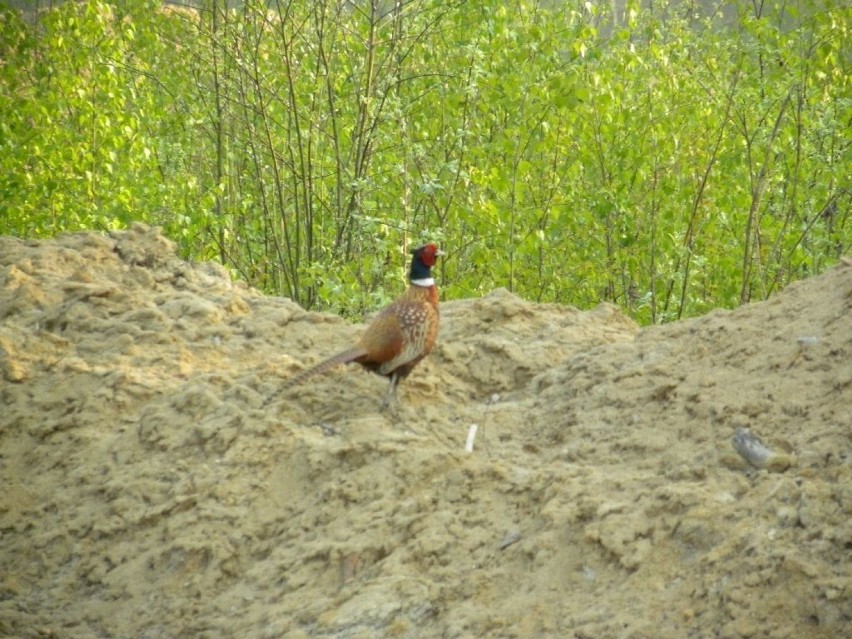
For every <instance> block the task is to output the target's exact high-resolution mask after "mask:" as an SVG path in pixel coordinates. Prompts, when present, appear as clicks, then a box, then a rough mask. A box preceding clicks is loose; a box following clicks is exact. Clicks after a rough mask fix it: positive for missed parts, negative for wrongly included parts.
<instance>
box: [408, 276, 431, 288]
mask: <svg viewBox="0 0 852 639" xmlns="http://www.w3.org/2000/svg"><path fill="white" fill-rule="evenodd" d="M411 283H412V284H414V286H422V287H423V288H429V287H430V286H435V278H433V277H424V278H423V279H422V280H411Z"/></svg>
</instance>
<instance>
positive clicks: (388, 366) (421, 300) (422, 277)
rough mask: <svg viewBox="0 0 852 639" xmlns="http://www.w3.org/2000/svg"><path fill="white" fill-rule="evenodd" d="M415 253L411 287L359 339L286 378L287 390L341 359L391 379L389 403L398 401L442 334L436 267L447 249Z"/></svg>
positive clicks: (428, 248)
mask: <svg viewBox="0 0 852 639" xmlns="http://www.w3.org/2000/svg"><path fill="white" fill-rule="evenodd" d="M413 254H414V255H413V257H412V259H411V270H410V271H409V275H408V279H409V282H410V284H409V286H408V289H407V290H406V291H405V293H403V294H402V295H401V296H400V297H399V298H398V299H396V300H395V301H394V302H393V303H391V304H390V305H389V306H387V307H385V308H384V309H383V310H382V311H381V312H380V313H379V314H378V315H377V316H376V317H375V319H373V321H372V322H371V323H370V325H369V326H368V327H367V329H366V330H365V331H364V333H363V334H362V335H361V338H360V339H359V340H358V342H357V344H356V345H355V346H353V347H352V348H350V349H347V350H345V351H343V352H342V353H338V354H337V355H334V356H333V357H330V358H328V359H327V360H325V361H323V362H321V363H319V364H317V365H316V366H313V367H312V368H308V369H306V370H304V371H302V372H301V373H299V374H297V375H296V376H295V377H293V378H291V379H290V380H288V381H287V382H286V383H285V385H284V388H285V389H286V388H290V387H292V386H295V385H296V384H300V383H301V382H303V381H304V380H305V379H307V378H308V377H312V376H313V375H318V374H320V373H323V372H325V371H327V370H328V369H330V368H332V367H334V366H337V365H338V364H345V363H348V362H357V363H359V364H361V366H363V367H364V368H366V369H368V370H370V371H373V372H374V373H377V374H379V375H384V376H385V377H388V378H390V386H389V388H388V393H387V395H386V396H385V400H384V402H383V405H384V406H387V405H389V404H390V402H391V401H395V400H396V387H397V385H398V384H399V381H400V380H402V379H405V378H406V377H408V375H409V374H410V373H411V371H412V370H413V369H414V367H415V366H416V365H417V364H418V363H419V362H420V360H422V359H423V358H424V357H426V355H428V354H429V351H431V350H432V347H433V346H434V345H435V339H436V337H437V336H438V317H439V315H438V288H437V287H436V286H435V280H434V279H433V278H432V267H433V266H434V265H435V262H436V261H437V258H438V257H439V256H441V255H444V252H443V251H441V250H440V249H439V248H438V247H437V246H436V245H434V244H426V245H425V246H421V247H419V248H416V249H414V251H413Z"/></svg>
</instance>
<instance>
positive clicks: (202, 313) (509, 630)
mask: <svg viewBox="0 0 852 639" xmlns="http://www.w3.org/2000/svg"><path fill="white" fill-rule="evenodd" d="M439 284H440V282H439ZM850 312H852V266H850V265H849V264H848V263H842V264H840V265H838V266H837V267H835V268H834V269H832V270H830V271H828V272H827V273H825V274H823V275H820V276H818V277H814V278H812V279H809V280H806V281H803V282H799V283H796V284H794V285H791V286H789V287H787V288H786V289H785V290H784V291H782V292H781V293H780V294H778V295H776V296H775V297H773V298H771V299H770V300H768V301H766V302H762V303H757V304H752V305H749V306H745V307H743V308H740V309H738V310H736V311H714V312H712V313H710V314H708V315H707V316H704V317H701V318H697V319H692V320H686V321H682V322H677V323H674V324H670V325H665V326H661V327H650V328H645V329H641V330H640V329H639V327H637V326H636V325H635V324H634V323H633V322H632V321H630V320H629V319H627V318H626V317H625V316H624V315H623V314H621V312H620V311H619V310H618V309H617V308H615V307H613V306H610V305H605V304H604V305H601V306H599V307H598V308H596V309H592V310H590V311H578V310H576V309H573V308H570V307H565V306H558V305H548V304H533V303H529V302H526V301H524V300H521V299H519V298H517V297H515V296H514V295H512V294H511V293H509V292H507V291H505V290H497V291H493V292H491V293H489V294H487V295H485V296H483V297H482V298H480V299H469V300H459V301H452V302H446V303H444V304H442V327H441V333H440V336H439V343H438V345H437V346H436V348H435V350H434V351H433V353H432V354H431V355H430V356H429V357H428V358H427V359H426V360H425V361H424V362H423V363H422V364H421V365H420V366H419V367H418V368H417V369H416V370H415V371H414V373H412V375H411V377H410V378H409V379H408V380H407V381H406V382H405V383H404V385H403V386H402V387H401V388H400V393H399V395H400V399H401V401H402V405H401V407H400V408H399V410H398V411H397V413H396V414H393V413H390V412H382V411H380V410H379V404H380V402H381V399H382V396H383V393H384V391H385V385H386V381H385V380H384V379H381V378H379V377H377V376H374V375H370V374H368V373H366V372H364V371H362V370H361V369H360V368H358V367H357V366H349V367H339V368H337V369H334V370H333V371H330V372H329V373H327V374H326V375H323V376H322V377H318V378H315V379H312V380H310V381H309V382H308V383H306V384H305V385H304V386H302V387H299V388H298V389H293V390H290V391H288V392H286V393H282V394H280V395H279V396H276V397H275V399H274V401H273V402H271V404H270V405H269V406H268V407H267V408H265V409H264V408H263V404H264V402H265V401H266V400H267V399H268V398H269V397H271V396H275V393H276V392H277V390H278V389H279V387H280V382H281V380H283V379H285V378H287V377H288V376H290V375H292V374H294V373H295V372H297V371H298V370H301V369H302V368H303V367H305V366H307V365H310V364H314V363H316V362H318V361H319V360H320V359H322V358H323V357H325V356H327V355H331V354H333V353H334V352H336V351H337V350H339V349H342V348H345V347H346V346H348V345H349V344H350V343H351V342H352V341H353V340H354V339H355V337H356V336H357V335H358V332H359V330H360V329H361V328H362V325H352V324H349V323H347V322H344V321H343V320H341V319H339V318H336V317H334V316H331V315H328V314H318V313H309V312H306V311H304V310H303V309H301V308H300V307H298V306H297V305H296V304H294V303H293V302H291V301H289V300H286V299H281V298H275V297H268V296H264V295H262V294H261V293H259V292H257V291H255V290H252V289H251V288H249V287H247V286H245V285H244V284H242V283H240V282H234V281H232V280H231V279H230V278H229V277H228V274H227V273H226V272H225V270H224V269H223V268H222V267H220V266H217V265H215V264H189V263H187V262H184V261H181V260H180V259H178V258H177V257H176V253H175V249H174V246H173V245H172V243H171V242H170V241H169V240H168V239H166V238H165V237H163V236H162V235H161V234H160V233H159V231H158V230H157V229H153V228H148V227H145V226H143V225H135V226H133V227H132V228H131V229H129V230H127V231H117V232H113V233H110V234H96V233H81V234H71V235H64V236H61V237H59V238H57V239H54V240H49V241H23V240H19V239H14V238H5V237H4V238H0V480H2V485H3V487H4V490H3V493H2V495H0V575H2V579H0V636H8V637H23V638H28V639H29V638H34V637H62V638H66V637H70V638H77V637H79V638H84V637H85V638H88V637H130V636H133V637H150V638H154V637H158V638H159V637H163V638H168V637H187V638H189V637H211V638H213V637H230V636H240V637H258V638H265V637H269V638H271V637H293V638H296V637H378V636H386V637H411V638H415V637H416V638H419V637H424V638H425V637H460V638H461V637H465V638H466V637H471V638H473V637H533V636H537V637H548V636H549V637H577V638H581V637H589V638H591V637H626V638H637V639H638V638H640V637H649V638H650V637H658V638H667V637H671V638H672V639H674V638H682V637H699V638H703V637H708V638H709V637H734V638H736V637H766V638H772V639H781V638H790V639H793V638H801V637H815V638H823V637H824V638H826V639H828V638H833V637H838V636H841V635H842V634H843V632H845V631H846V630H848V628H849V627H850V623H852V570H850V562H849V557H850V551H852V523H850V522H852V469H850V463H852V462H850V444H852V364H850V362H852V320H850V316H852V315H850ZM472 424H476V425H477V426H478V431H477V436H476V439H475V442H474V449H473V452H472V453H467V452H465V450H464V445H465V440H466V438H467V436H468V432H469V429H470V426H471V425H472ZM737 429H749V431H750V432H753V433H755V434H756V435H758V436H759V437H760V439H761V440H762V442H763V443H764V444H765V445H766V446H767V447H768V448H769V449H771V450H772V451H773V452H774V453H777V454H778V455H780V456H783V459H784V463H783V464H776V465H775V466H772V467H766V468H755V467H754V466H752V465H750V464H749V463H748V462H747V461H746V460H744V459H743V458H742V457H741V456H740V455H738V454H737V453H736V451H735V450H734V447H733V446H732V443H731V442H732V437H734V435H735V433H736V432H737Z"/></svg>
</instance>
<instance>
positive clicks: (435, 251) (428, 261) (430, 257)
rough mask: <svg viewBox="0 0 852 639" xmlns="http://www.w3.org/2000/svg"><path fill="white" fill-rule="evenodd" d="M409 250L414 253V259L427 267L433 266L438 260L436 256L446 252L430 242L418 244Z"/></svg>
mask: <svg viewBox="0 0 852 639" xmlns="http://www.w3.org/2000/svg"><path fill="white" fill-rule="evenodd" d="M411 252H412V253H413V254H414V260H415V261H416V260H420V261H421V262H423V265H424V266H427V267H429V268H432V267H433V266H435V262H437V261H438V257H440V256H441V255H446V253H444V252H443V251H442V250H441V249H439V248H438V246H437V245H435V244H432V243H429V244H424V245H423V246H419V247H417V248H416V249H414V250H413V251H411Z"/></svg>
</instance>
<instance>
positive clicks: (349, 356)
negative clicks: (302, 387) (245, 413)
mask: <svg viewBox="0 0 852 639" xmlns="http://www.w3.org/2000/svg"><path fill="white" fill-rule="evenodd" d="M366 354H367V351H365V350H364V349H363V348H361V347H358V346H356V347H354V348H350V349H349V350H345V351H343V352H342V353H338V354H337V355H334V356H333V357H329V358H328V359H326V360H324V361H322V362H320V363H319V364H317V365H316V366H311V367H310V368H306V369H305V370H303V371H300V372H299V373H297V374H296V375H294V376H293V377H291V378H290V379H288V380H287V381H285V382H284V384H283V385H282V386H281V388H279V390H278V391H277V392H276V393H275V394H274V395H272V396H271V397H270V398H269V399H267V400H266V402H265V403H264V406H267V405H269V403H270V402H272V401H273V400H274V399H275V398H276V397H278V395H279V394H281V393H282V392H284V391H285V390H287V389H289V388H292V387H293V386H298V385H299V384H301V383H302V382H304V381H305V380H306V379H308V378H309V377H313V376H314V375H319V374H321V373H324V372H325V371H327V370H329V369H331V368H334V367H335V366H338V365H339V364H347V363H349V362H354V361H355V360H356V359H358V358H359V357H363V356H364V355H366Z"/></svg>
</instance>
